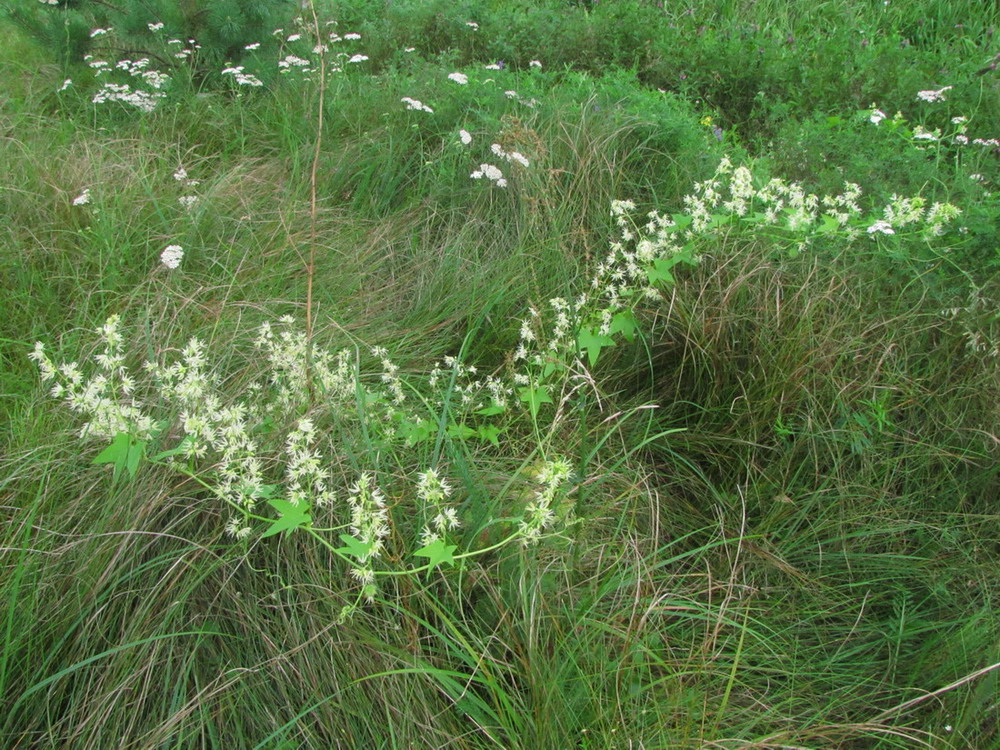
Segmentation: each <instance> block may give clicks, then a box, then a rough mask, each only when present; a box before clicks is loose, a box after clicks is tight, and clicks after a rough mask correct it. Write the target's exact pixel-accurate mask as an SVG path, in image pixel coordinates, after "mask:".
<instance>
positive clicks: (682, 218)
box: [670, 214, 694, 232]
mask: <svg viewBox="0 0 1000 750" xmlns="http://www.w3.org/2000/svg"><path fill="white" fill-rule="evenodd" d="M670 218H672V219H673V220H674V224H675V225H676V229H675V230H674V231H675V232H676V231H680V230H681V229H687V228H688V227H689V226H691V222H692V221H694V217H693V216H691V215H689V214H671V216H670Z"/></svg>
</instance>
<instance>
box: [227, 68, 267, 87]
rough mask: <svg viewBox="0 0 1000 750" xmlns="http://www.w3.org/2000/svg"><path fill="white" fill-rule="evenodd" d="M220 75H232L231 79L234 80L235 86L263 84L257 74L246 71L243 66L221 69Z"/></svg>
mask: <svg viewBox="0 0 1000 750" xmlns="http://www.w3.org/2000/svg"><path fill="white" fill-rule="evenodd" d="M222 75H224V76H232V79H233V81H235V82H236V85H237V86H254V87H257V86H263V85H264V83H263V81H261V80H260V79H259V78H258V77H257V76H255V75H252V74H250V73H247V72H246V70H245V68H244V66H242V65H237V66H236V67H231V68H224V69H223V70H222Z"/></svg>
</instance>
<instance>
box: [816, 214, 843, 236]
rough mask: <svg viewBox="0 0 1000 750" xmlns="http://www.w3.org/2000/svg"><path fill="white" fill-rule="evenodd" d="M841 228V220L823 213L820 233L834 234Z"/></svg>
mask: <svg viewBox="0 0 1000 750" xmlns="http://www.w3.org/2000/svg"><path fill="white" fill-rule="evenodd" d="M839 229H840V222H839V221H837V220H836V219H835V218H834V217H832V216H830V214H823V219H822V223H821V224H820V226H819V229H818V230H817V231H818V232H819V233H820V234H833V233H834V232H836V231H837V230H839Z"/></svg>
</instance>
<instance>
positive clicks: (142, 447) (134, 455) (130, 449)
mask: <svg viewBox="0 0 1000 750" xmlns="http://www.w3.org/2000/svg"><path fill="white" fill-rule="evenodd" d="M145 453H146V441H145V440H139V438H137V437H134V436H132V435H129V434H128V433H127V432H119V433H118V434H117V435H115V437H114V440H112V441H111V445H109V446H108V447H107V448H105V449H104V450H102V451H101V452H100V453H99V454H97V456H96V457H95V458H94V460H93V461H91V463H93V464H111V465H112V466H113V467H114V474H113V477H114V481H116V482H117V481H118V477H120V476H121V474H122V472H123V471H127V472H128V475H129V478H130V479H132V478H134V477H135V473H136V471H138V469H139V462H140V461H141V460H142V457H143V456H144V455H145Z"/></svg>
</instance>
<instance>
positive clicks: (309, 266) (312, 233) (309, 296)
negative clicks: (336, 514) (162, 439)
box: [306, 0, 326, 404]
mask: <svg viewBox="0 0 1000 750" xmlns="http://www.w3.org/2000/svg"><path fill="white" fill-rule="evenodd" d="M309 12H310V13H311V14H312V21H313V35H314V36H315V38H316V44H317V45H319V46H320V55H319V103H318V108H317V112H316V143H315V145H314V147H313V158H312V165H311V167H310V169H309V259H308V261H307V262H306V386H307V388H308V389H309V401H310V404H311V403H313V402H314V401H315V393H314V392H313V382H312V342H313V280H314V278H315V277H316V214H317V199H316V175H317V174H318V172H319V155H320V149H321V147H322V145H323V110H324V107H325V104H326V56H325V55H324V54H323V51H322V45H323V39H322V37H321V36H320V27H319V18H318V17H317V15H316V4H315V2H312V0H310V3H309Z"/></svg>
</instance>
